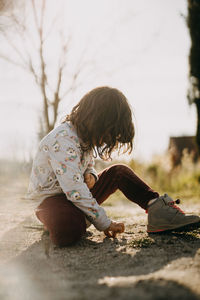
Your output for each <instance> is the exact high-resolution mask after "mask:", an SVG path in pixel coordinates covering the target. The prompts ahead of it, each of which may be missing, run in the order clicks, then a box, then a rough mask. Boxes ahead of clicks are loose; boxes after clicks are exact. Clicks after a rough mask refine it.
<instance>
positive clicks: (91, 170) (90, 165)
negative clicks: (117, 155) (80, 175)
mask: <svg viewBox="0 0 200 300" xmlns="http://www.w3.org/2000/svg"><path fill="white" fill-rule="evenodd" d="M85 174H92V175H93V176H94V177H95V181H97V180H98V174H97V171H96V170H95V168H94V158H93V156H92V155H91V156H90V161H89V163H88V166H87V169H86V170H85Z"/></svg>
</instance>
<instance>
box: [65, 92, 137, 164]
mask: <svg viewBox="0 0 200 300" xmlns="http://www.w3.org/2000/svg"><path fill="white" fill-rule="evenodd" d="M66 121H71V123H72V124H73V125H74V127H75V128H76V130H77V134H78V136H79V137H80V139H81V140H82V143H81V147H82V150H83V151H89V150H92V149H94V150H95V149H96V150H97V152H98V154H99V156H100V157H101V158H102V159H109V158H111V153H112V151H113V150H114V149H116V150H118V152H120V150H121V149H122V148H124V151H123V153H124V152H127V151H129V152H131V151H132V148H133V138H134V134H135V130H134V125H133V122H132V113H131V109H130V107H129V104H128V101H127V99H126V97H125V96H124V95H123V94H122V92H120V91H119V90H117V89H115V88H110V87H98V88H95V89H93V90H91V91H90V92H89V93H87V94H86V95H85V96H84V97H83V98H82V99H81V100H80V101H79V103H78V104H77V105H76V106H74V108H73V109H72V111H71V114H70V115H67V116H66V118H65V119H64V122H66Z"/></svg>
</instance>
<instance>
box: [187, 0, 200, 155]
mask: <svg viewBox="0 0 200 300" xmlns="http://www.w3.org/2000/svg"><path fill="white" fill-rule="evenodd" d="M187 23H188V28H189V33H190V38H191V48H190V54H189V66H190V74H189V79H190V86H189V89H188V99H189V102H190V103H195V105H196V108H197V131H196V142H197V146H198V150H199V154H200V0H188V19H187Z"/></svg>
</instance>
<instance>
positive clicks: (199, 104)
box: [196, 99, 200, 155]
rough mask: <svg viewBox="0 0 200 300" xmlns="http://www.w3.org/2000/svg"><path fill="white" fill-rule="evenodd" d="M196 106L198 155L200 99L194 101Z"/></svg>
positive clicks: (199, 147) (199, 146)
mask: <svg viewBox="0 0 200 300" xmlns="http://www.w3.org/2000/svg"><path fill="white" fill-rule="evenodd" d="M196 108H197V133H196V142H197V145H198V150H199V155H200V99H198V100H197V101H196Z"/></svg>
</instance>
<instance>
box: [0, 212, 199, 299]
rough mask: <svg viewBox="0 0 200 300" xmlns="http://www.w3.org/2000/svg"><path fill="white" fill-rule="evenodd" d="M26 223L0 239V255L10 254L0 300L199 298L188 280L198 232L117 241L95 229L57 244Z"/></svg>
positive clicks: (0, 277)
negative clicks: (73, 240)
mask: <svg viewBox="0 0 200 300" xmlns="http://www.w3.org/2000/svg"><path fill="white" fill-rule="evenodd" d="M30 222H31V220H30V218H27V219H26V220H25V221H24V222H22V223H20V224H19V225H18V226H16V227H15V228H13V229H12V230H10V231H9V232H7V233H6V234H5V235H4V236H3V238H2V240H1V245H3V248H2V249H4V254H3V256H1V255H2V254H1V255H0V258H1V257H2V258H5V256H6V255H7V256H9V255H10V258H11V257H12V258H11V259H10V260H8V261H6V262H4V263H2V264H1V269H0V299H1V300H11V299H12V300H18V299H20V300H27V299H29V300H32V299H34V300H35V299H37V300H40V299H43V300H46V299H48V300H57V299H59V300H61V299H63V300H64V299H70V300H73V299H77V300H83V299H91V298H93V299H109V300H110V299H111V300H112V299H126V300H128V299H137V300H140V299H141V300H146V299H147V300H148V299H149V300H151V299H152V300H155V299H159V300H162V299H163V300H164V299H167V300H168V299H171V300H173V299H180V298H181V299H182V300H193V299H194V300H196V299H200V298H199V294H198V293H199V292H200V290H199V287H197V288H195V287H196V286H195V281H194V280H193V279H195V278H197V277H198V276H199V267H200V258H199V257H200V255H199V251H198V249H199V248H200V238H199V231H196V232H193V233H174V234H173V235H170V234H167V235H154V236H153V237H152V236H151V237H148V236H147V235H145V236H143V233H142V231H141V236H140V235H138V236H136V237H135V236H134V235H133V236H131V238H130V235H131V233H124V234H123V235H122V236H121V237H120V238H119V239H118V240H117V239H115V240H111V239H108V238H103V234H101V233H98V232H96V231H95V232H89V233H88V235H87V236H86V237H85V238H83V239H82V240H81V241H80V242H79V243H78V244H76V245H74V246H71V247H67V248H62V249H60V248H56V247H54V246H53V245H51V243H50V241H49V237H48V236H47V235H46V234H43V235H42V234H41V232H40V231H39V230H36V229H34V227H33V228H31V226H30V228H28V226H26V225H27V224H30ZM139 232H140V231H139ZM135 241H137V242H135ZM6 249H7V250H6ZM5 251H7V253H6V252H5ZM181 261H182V264H180V262H181ZM173 264H174V267H173ZM168 266H169V270H168V269H167V270H168V271H166V274H165V272H164V271H163V270H165V269H166V268H167V267H168ZM191 270H192V273H191ZM159 272H161V273H159ZM162 272H164V273H162ZM170 272H171V273H170ZM170 274H171V275H170ZM174 274H182V275H181V276H182V277H181V278H182V279H180V278H178V276H177V277H175V275H174ZM183 274H185V275H184V276H183ZM192 274H194V277H195V276H196V277H195V278H191V276H192ZM187 276H188V278H190V280H191V282H186V281H187ZM184 278H185V279H184ZM198 278H199V277H198ZM192 281H193V282H192Z"/></svg>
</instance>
